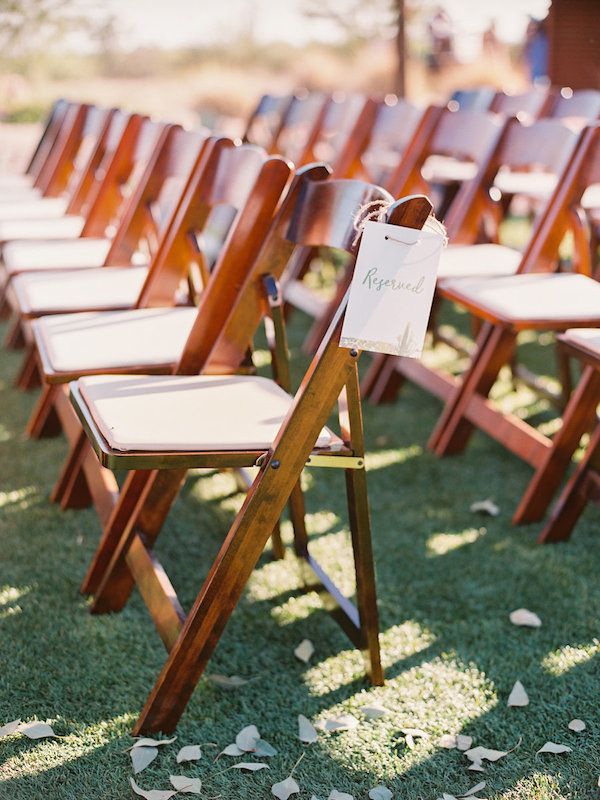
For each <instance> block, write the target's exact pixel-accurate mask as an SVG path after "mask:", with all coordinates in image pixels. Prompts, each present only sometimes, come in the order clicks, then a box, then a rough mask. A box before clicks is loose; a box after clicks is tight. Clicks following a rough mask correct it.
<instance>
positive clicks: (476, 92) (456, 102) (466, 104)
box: [448, 86, 496, 111]
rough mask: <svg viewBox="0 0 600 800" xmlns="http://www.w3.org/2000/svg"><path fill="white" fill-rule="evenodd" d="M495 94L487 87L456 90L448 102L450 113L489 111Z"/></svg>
mask: <svg viewBox="0 0 600 800" xmlns="http://www.w3.org/2000/svg"><path fill="white" fill-rule="evenodd" d="M495 95H496V92H495V91H494V89H491V88H490V87H488V86H480V87H479V88H477V89H457V91H455V92H453V93H452V95H451V97H450V99H449V100H448V108H449V109H450V111H459V110H460V111H489V110H490V106H491V105H492V103H493V102H494V98H495Z"/></svg>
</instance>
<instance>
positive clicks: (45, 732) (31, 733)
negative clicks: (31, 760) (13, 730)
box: [17, 722, 56, 739]
mask: <svg viewBox="0 0 600 800" xmlns="http://www.w3.org/2000/svg"><path fill="white" fill-rule="evenodd" d="M17 730H18V731H19V733H24V734H25V736H28V737H29V738H30V739H45V738H47V737H48V736H56V734H55V733H54V731H53V730H52V728H51V726H50V725H48V724H47V723H46V722H26V723H25V724H24V725H19V727H18V729H17Z"/></svg>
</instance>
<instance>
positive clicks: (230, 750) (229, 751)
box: [219, 744, 245, 756]
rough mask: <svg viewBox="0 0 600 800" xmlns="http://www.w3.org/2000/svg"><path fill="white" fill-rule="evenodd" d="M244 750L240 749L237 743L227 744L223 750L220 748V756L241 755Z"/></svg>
mask: <svg viewBox="0 0 600 800" xmlns="http://www.w3.org/2000/svg"><path fill="white" fill-rule="evenodd" d="M244 753H245V750H240V748H239V747H238V746H237V744H228V745H227V747H226V748H225V750H221V752H220V753H219V755H220V756H243V755H244Z"/></svg>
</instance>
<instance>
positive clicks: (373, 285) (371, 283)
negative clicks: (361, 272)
mask: <svg viewBox="0 0 600 800" xmlns="http://www.w3.org/2000/svg"><path fill="white" fill-rule="evenodd" d="M424 283H425V277H424V276H421V277H420V278H419V280H418V281H417V282H416V283H410V282H409V281H396V280H394V279H393V278H392V279H390V278H378V277H377V267H371V269H370V270H369V271H368V272H367V274H366V275H365V277H364V278H363V282H362V285H363V286H366V287H367V289H372V290H373V291H375V292H380V291H381V290H382V289H391V290H392V291H394V292H399V291H401V292H412V293H413V294H421V292H423V284H424Z"/></svg>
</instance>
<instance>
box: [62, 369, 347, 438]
mask: <svg viewBox="0 0 600 800" xmlns="http://www.w3.org/2000/svg"><path fill="white" fill-rule="evenodd" d="M77 385H78V386H79V387H80V389H81V394H82V396H83V398H84V400H85V402H86V404H87V406H88V408H89V410H90V413H91V415H92V417H93V419H94V421H95V423H96V425H97V426H98V429H99V430H100V432H101V434H102V436H103V437H104V438H105V440H106V441H107V443H108V444H109V446H110V447H111V448H112V449H113V450H121V451H129V450H131V451H147V452H148V451H153V450H159V451H167V452H168V451H183V452H192V451H210V450H267V449H268V448H269V447H270V446H271V444H272V442H273V440H274V439H275V436H276V435H277V432H278V430H279V428H280V426H281V423H282V422H283V420H284V418H285V416H286V414H287V412H288V411H289V408H290V405H291V403H292V398H291V396H290V395H288V394H287V392H284V391H283V389H281V388H280V387H279V386H278V385H277V384H276V383H275V382H274V381H270V380H268V379H267V378H260V377H256V376H254V375H228V376H220V375H206V376H205V375H193V376H188V375H155V376H149V377H139V376H131V375H96V376H92V377H87V378H81V379H80V380H79V381H78V384H77ZM334 440H335V441H339V440H337V437H335V435H334V434H332V432H331V431H329V430H328V429H327V428H323V430H322V431H321V434H320V436H319V438H318V440H317V445H316V446H317V447H329V446H330V445H331V444H332V443H333V442H334Z"/></svg>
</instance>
